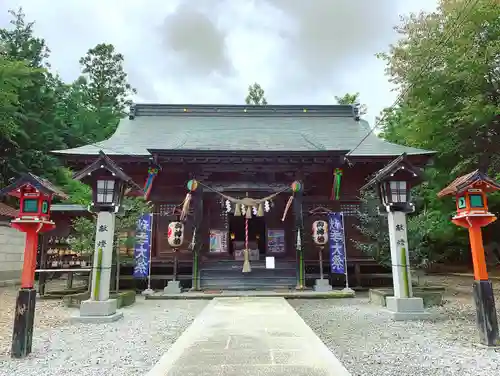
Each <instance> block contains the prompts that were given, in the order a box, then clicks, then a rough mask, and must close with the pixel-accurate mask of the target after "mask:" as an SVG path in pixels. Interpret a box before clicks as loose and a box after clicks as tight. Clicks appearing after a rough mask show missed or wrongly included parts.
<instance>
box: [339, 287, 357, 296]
mask: <svg viewBox="0 0 500 376" xmlns="http://www.w3.org/2000/svg"><path fill="white" fill-rule="evenodd" d="M342 292H345V293H347V294H354V293H355V292H354V290H353V289H351V288H350V287H344V288H343V289H342Z"/></svg>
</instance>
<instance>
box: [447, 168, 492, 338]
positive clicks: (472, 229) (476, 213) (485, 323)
mask: <svg viewBox="0 0 500 376" xmlns="http://www.w3.org/2000/svg"><path fill="white" fill-rule="evenodd" d="M499 190H500V184H498V183H497V182H495V181H493V180H492V179H490V178H489V177H488V176H486V175H485V174H483V173H481V172H480V171H478V170H476V171H474V172H471V173H470V174H467V175H464V176H461V177H459V178H457V179H455V180H454V181H453V182H452V183H451V184H450V185H449V186H447V187H446V188H444V189H443V190H442V191H441V192H439V193H438V197H444V196H448V195H452V196H455V197H456V205H457V212H456V214H455V216H454V217H453V218H452V220H451V221H452V222H453V223H454V224H455V225H457V226H460V227H464V228H466V229H468V230H469V238H470V246H471V253H472V263H473V267H474V284H473V295H474V301H475V303H476V319H477V327H478V330H479V338H480V342H481V344H482V345H485V346H498V345H500V339H499V334H498V319H497V314H496V309H495V298H494V294H493V287H492V284H491V281H490V280H489V277H488V271H487V268H486V260H485V255H484V246H483V238H482V234H481V228H482V227H484V226H487V225H488V224H490V223H492V222H494V221H496V219H497V218H496V217H495V215H493V214H492V213H490V212H489V211H488V202H487V197H486V193H488V192H495V191H499Z"/></svg>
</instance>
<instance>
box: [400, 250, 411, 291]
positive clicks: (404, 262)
mask: <svg viewBox="0 0 500 376" xmlns="http://www.w3.org/2000/svg"><path fill="white" fill-rule="evenodd" d="M401 267H402V268H403V283H404V289H405V294H406V298H409V297H410V283H409V281H408V265H407V260H406V248H405V247H402V248H401Z"/></svg>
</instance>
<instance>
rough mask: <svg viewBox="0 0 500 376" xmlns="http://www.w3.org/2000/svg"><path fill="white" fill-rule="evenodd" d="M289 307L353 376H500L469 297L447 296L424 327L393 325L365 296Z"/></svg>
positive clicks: (498, 355) (499, 355)
mask: <svg viewBox="0 0 500 376" xmlns="http://www.w3.org/2000/svg"><path fill="white" fill-rule="evenodd" d="M289 302H290V304H291V305H292V306H293V307H294V308H295V309H296V310H297V312H298V313H299V314H300V315H301V317H302V318H303V319H304V321H305V322H306V323H307V324H308V325H309V326H310V327H311V328H312V329H313V330H314V331H315V332H316V334H317V335H318V336H319V337H320V338H321V339H322V340H323V342H324V343H325V344H326V345H327V346H328V348H329V349H330V350H331V351H332V352H333V353H335V354H336V355H337V357H338V358H339V359H340V360H341V361H342V362H343V363H344V365H345V366H346V368H347V369H348V370H349V371H350V372H351V373H352V375H353V376H396V375H397V376H401V375H412V376H424V375H425V376H427V375H428V376H493V375H500V350H492V349H485V348H482V347H479V346H477V345H475V343H477V330H476V326H475V308H474V306H473V305H472V302H471V301H470V298H465V297H447V302H446V303H445V304H444V305H443V306H441V307H433V308H431V309H429V311H430V312H431V314H432V319H431V320H429V321H421V322H418V321H413V322H394V321H392V320H391V319H390V318H389V317H388V315H387V313H385V312H384V311H383V310H382V308H381V307H377V306H375V305H371V304H369V302H368V298H367V297H357V298H355V299H345V300H289ZM499 317H500V312H499Z"/></svg>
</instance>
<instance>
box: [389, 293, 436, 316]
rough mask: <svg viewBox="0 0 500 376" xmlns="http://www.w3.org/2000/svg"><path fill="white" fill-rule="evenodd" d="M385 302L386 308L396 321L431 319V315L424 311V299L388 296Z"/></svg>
mask: <svg viewBox="0 0 500 376" xmlns="http://www.w3.org/2000/svg"><path fill="white" fill-rule="evenodd" d="M385 301H386V307H387V309H388V310H389V312H390V314H391V316H392V319H393V320H395V321H407V320H425V319H428V318H429V317H430V314H429V313H428V312H425V310H424V300H423V299H422V298H396V297H395V296H388V297H387V298H386V299H385Z"/></svg>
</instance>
